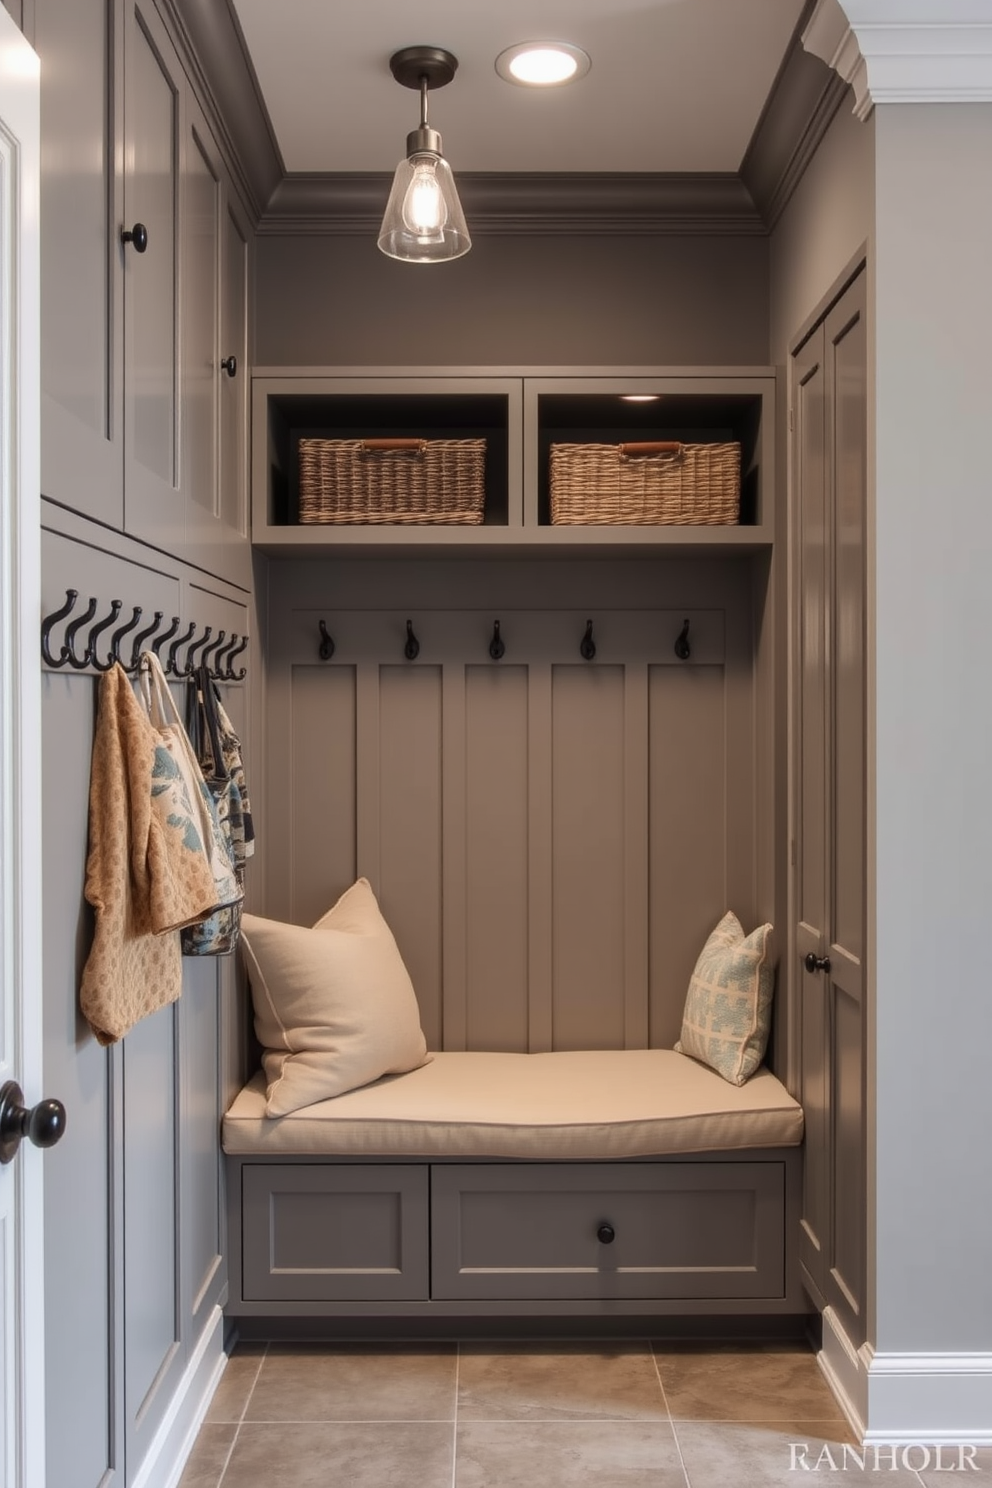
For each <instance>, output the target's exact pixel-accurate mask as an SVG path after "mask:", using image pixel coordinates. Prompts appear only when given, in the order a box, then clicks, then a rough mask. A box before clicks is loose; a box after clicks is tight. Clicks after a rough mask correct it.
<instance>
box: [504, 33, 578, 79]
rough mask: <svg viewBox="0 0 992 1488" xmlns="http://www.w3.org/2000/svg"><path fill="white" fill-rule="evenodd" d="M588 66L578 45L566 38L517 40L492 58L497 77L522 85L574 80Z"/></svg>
mask: <svg viewBox="0 0 992 1488" xmlns="http://www.w3.org/2000/svg"><path fill="white" fill-rule="evenodd" d="M591 66H592V63H591V62H590V60H589V57H588V56H587V54H586V53H585V52H584V51H583V50H582V48H581V47H577V46H572V45H571V43H570V42H567V41H521V42H518V43H517V45H516V46H512V47H507V49H506V51H505V52H500V54H499V56H498V57H497V58H496V71H497V72H498V73H499V75H500V77H501V78H505V79H506V81H507V82H508V83H520V84H521V85H522V86H523V87H526V88H554V87H557V86H558V85H559V84H561V83H571V82H574V81H575V79H576V78H580V77H584V76H585V74H586V73H587V72H588V71H589V68H590V67H591Z"/></svg>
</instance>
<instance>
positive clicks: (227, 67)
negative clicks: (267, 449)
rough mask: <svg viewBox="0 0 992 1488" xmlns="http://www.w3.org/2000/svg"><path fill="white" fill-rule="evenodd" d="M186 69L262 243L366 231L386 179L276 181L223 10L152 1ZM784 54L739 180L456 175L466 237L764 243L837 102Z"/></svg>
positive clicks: (259, 109) (371, 227) (267, 138)
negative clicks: (755, 239)
mask: <svg viewBox="0 0 992 1488" xmlns="http://www.w3.org/2000/svg"><path fill="white" fill-rule="evenodd" d="M160 3H163V4H164V5H165V6H166V7H167V8H168V9H169V10H170V11H171V12H172V15H173V17H174V19H175V22H176V24H177V26H178V27H179V28H180V29H181V31H182V33H183V36H184V38H185V40H186V44H187V49H188V50H189V51H190V53H191V57H192V60H193V64H194V70H195V72H196V74H197V77H198V81H199V82H200V85H201V87H202V88H203V89H204V91H205V92H206V94H207V100H206V101H207V102H208V104H209V106H210V111H211V113H212V114H213V116H214V121H215V122H217V123H218V126H219V129H220V133H221V136H222V140H223V143H224V144H225V147H226V151H227V153H228V154H229V156H230V157H231V165H232V169H233V170H234V173H235V176H236V178H237V180H238V182H239V185H240V189H241V194H242V197H243V198H244V201H245V205H246V208H247V210H248V211H249V212H250V214H251V215H252V217H253V219H254V223H255V226H256V228H257V231H258V232H259V233H260V234H264V235H288V234H294V235H296V234H310V235H318V234H327V235H335V236H348V235H354V234H362V235H364V234H367V233H369V232H373V231H375V229H376V228H377V227H378V225H379V222H380V221H381V218H382V213H383V210H384V208H385V204H386V198H387V196H388V194H389V183H390V179H391V177H390V175H388V174H385V173H383V174H379V173H375V174H358V173H350V172H341V173H332V172H325V173H321V174H303V173H287V172H286V170H285V168H284V165H283V160H282V156H281V154H280V151H279V146H278V143H277V141H276V137H275V132H274V130H273V128H272V124H271V120H270V119H269V116H268V113H267V111H266V108H265V103H264V100H263V99H262V95H261V90H260V88H259V85H258V79H257V78H256V76H255V71H254V68H253V66H252V63H251V59H250V57H249V55H248V49H247V46H246V44H245V39H244V36H243V34H242V31H241V27H240V25H239V24H238V20H237V16H236V15H235V12H234V8H233V4H232V0H160ZM811 6H812V0H808V3H807V5H806V7H805V8H804V11H803V14H802V16H801V17H800V21H799V24H798V26H797V28H796V31H795V34H794V37H793V41H792V44H791V46H790V48H789V51H788V53H787V55H786V58H785V60H784V62H783V64H782V67H781V68H780V69H779V73H778V76H777V78H776V80H775V84H774V86H773V88H772V91H771V93H770V95H769V98H768V101H767V103H766V105H765V109H764V111H763V113H762V116H761V119H760V120H759V123H758V126H757V128H756V130H755V133H754V136H753V137H752V139H751V142H750V145H749V146H748V150H747V153H746V154H745V156H744V160H743V162H742V165H741V169H740V172H739V173H712V174H674V173H671V174H651V173H640V172H582V173H578V172H564V171H563V172H557V173H538V172H521V173H513V174H509V173H508V174H503V173H496V172H486V173H482V172H480V173H475V174H473V173H471V172H459V174H458V189H459V192H460V195H461V198H462V204H463V206H464V208H465V213H466V216H467V217H468V220H469V223H470V227H471V231H472V234H473V236H485V235H490V236H496V235H520V236H528V235H531V236H533V235H555V234H566V233H567V234H570V235H572V236H576V235H589V236H602V235H603V234H611V233H619V234H622V235H624V236H653V235H672V234H675V235H683V236H684V235H688V234H693V235H696V234H705V235H714V234H716V235H722V234H734V235H738V236H739V235H745V236H749V235H750V236H753V235H760V234H763V233H766V232H768V231H769V230H770V228H771V227H772V226H773V225H774V223H775V222H776V221H777V219H778V217H779V216H780V215H781V212H782V211H783V209H784V207H785V205H786V203H787V202H788V200H789V198H790V197H791V195H792V192H793V191H794V190H795V187H796V185H797V183H798V181H799V180H800V178H801V176H802V173H803V171H804V170H805V168H806V165H807V164H808V162H809V160H810V158H811V156H812V155H813V153H814V151H815V150H816V147H817V145H818V144H819V142H820V140H821V139H822V138H823V135H824V133H825V131H826V129H827V127H828V125H829V123H830V120H831V119H832V118H833V116H834V114H835V113H836V110H837V107H838V106H839V103H840V100H841V98H842V96H843V93H844V85H843V84H841V83H840V81H839V79H838V78H837V75H836V73H834V72H833V71H832V70H831V69H830V68H828V67H826V65H825V64H824V63H822V62H820V61H819V59H818V58H815V57H812V56H811V55H810V54H809V53H807V52H806V51H804V49H803V46H802V42H801V39H800V37H801V32H802V28H803V27H804V26H805V24H806V20H807V17H808V13H809V11H810V9H811Z"/></svg>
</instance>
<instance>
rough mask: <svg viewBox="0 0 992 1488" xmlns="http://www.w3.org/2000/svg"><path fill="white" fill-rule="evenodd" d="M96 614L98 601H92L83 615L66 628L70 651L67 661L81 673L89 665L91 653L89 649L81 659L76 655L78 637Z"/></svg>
mask: <svg viewBox="0 0 992 1488" xmlns="http://www.w3.org/2000/svg"><path fill="white" fill-rule="evenodd" d="M95 614H96V600H95V599H91V600H90V602H89V604H88V605H87V606H86V609H85V610H84V611H83V613H82V614H81V615H79V616H77V618H76V619H75V620H73V621H71V622H70V623H69V624H68V625H67V626H66V628H65V644H66V646H67V647H68V651H69V655H68V657H67V658H66V659H67V660H68V662H69V665H70V666H73V667H75V668H76V669H77V671H81V670H82V669H83V667H84V666H88V665H89V660H90V653H89V647H87V649H86V650H85V651H84V652H83V654H82V656H81V657H80V656H77V655H76V648H75V642H76V636H77V635H78V634H79V632H80V631H81V630H82V628H83V626H84V625H86V624H88V623H89V621H90V620H92V619H93V616H94V615H95Z"/></svg>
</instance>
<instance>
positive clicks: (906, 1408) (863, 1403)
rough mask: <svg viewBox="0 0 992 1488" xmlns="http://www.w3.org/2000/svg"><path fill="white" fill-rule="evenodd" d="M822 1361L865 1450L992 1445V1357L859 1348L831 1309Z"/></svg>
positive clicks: (827, 1315)
mask: <svg viewBox="0 0 992 1488" xmlns="http://www.w3.org/2000/svg"><path fill="white" fill-rule="evenodd" d="M818 1363H819V1365H820V1368H821V1370H822V1371H823V1374H824V1377H825V1378H826V1381H827V1383H828V1384H829V1386H830V1388H831V1390H832V1391H833V1394H834V1396H835V1397H836V1400H837V1403H838V1405H839V1406H840V1408H841V1410H842V1411H843V1412H844V1414H845V1416H846V1417H847V1419H848V1422H849V1423H850V1426H851V1430H852V1431H853V1432H854V1434H855V1436H856V1437H857V1439H858V1441H859V1442H861V1444H862V1445H863V1446H886V1445H903V1444H910V1443H914V1442H922V1443H926V1444H930V1445H932V1446H934V1447H936V1446H937V1445H940V1444H943V1443H947V1444H957V1443H963V1444H966V1445H971V1446H976V1447H986V1446H990V1445H992V1353H974V1354H949V1353H948V1354H935V1353H928V1354H923V1353H920V1354H909V1353H881V1352H879V1351H878V1350H876V1349H873V1348H872V1346H871V1344H869V1343H866V1344H864V1345H862V1347H861V1348H859V1349H856V1348H855V1347H854V1345H853V1344H852V1343H851V1341H850V1340H849V1339H848V1337H847V1335H846V1334H845V1333H844V1330H843V1328H842V1327H841V1325H840V1323H839V1322H838V1319H837V1315H836V1313H835V1312H834V1311H833V1309H832V1308H830V1307H828V1308H826V1309H825V1311H824V1313H823V1342H822V1347H821V1350H820V1353H819V1355H818Z"/></svg>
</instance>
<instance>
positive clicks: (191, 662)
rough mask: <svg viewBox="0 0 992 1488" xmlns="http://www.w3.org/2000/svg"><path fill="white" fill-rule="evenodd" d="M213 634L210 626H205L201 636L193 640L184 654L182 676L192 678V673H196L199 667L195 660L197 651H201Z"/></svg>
mask: <svg viewBox="0 0 992 1488" xmlns="http://www.w3.org/2000/svg"><path fill="white" fill-rule="evenodd" d="M213 633H214V631H213V626H212V625H207V626H205V627H204V631H203V634H202V636H200V637H199V639H198V640H195V641H194V642H193V643H192V645H191V646H190V648H189V650H188V651H187V652H186V665H185V666H184V667H183V670H182V675H183V676H184V677H192V675H193V673H194V672H195V671H196V668H197V666H198V665H199V662H198V661H197V660H196V653H197V651H200V650H202V649H203V647H204V646H205V645H206V644H207V642H208V641H209V639H210V637H211V636H212V635H213Z"/></svg>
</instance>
